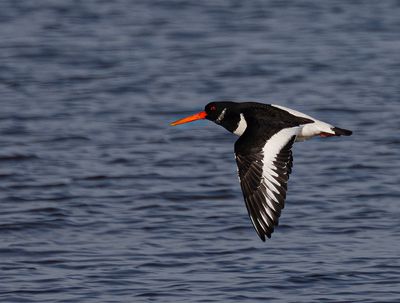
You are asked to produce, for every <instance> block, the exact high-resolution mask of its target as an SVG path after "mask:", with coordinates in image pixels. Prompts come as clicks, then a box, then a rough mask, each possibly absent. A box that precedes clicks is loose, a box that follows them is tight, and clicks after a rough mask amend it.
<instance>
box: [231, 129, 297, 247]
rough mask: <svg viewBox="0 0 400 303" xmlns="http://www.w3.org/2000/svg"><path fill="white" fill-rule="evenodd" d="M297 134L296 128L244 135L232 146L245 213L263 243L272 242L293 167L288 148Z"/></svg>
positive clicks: (289, 148)
mask: <svg viewBox="0 0 400 303" xmlns="http://www.w3.org/2000/svg"><path fill="white" fill-rule="evenodd" d="M256 132H258V130H257V131H256ZM297 132H298V128H297V127H291V128H284V129H281V130H276V131H274V130H269V134H265V132H264V133H263V134H257V133H253V134H247V136H246V134H244V135H243V136H242V137H240V138H239V139H238V141H236V144H235V155H236V163H237V165H238V174H239V180H240V186H241V188H242V192H243V196H244V200H245V203H246V207H247V211H248V214H249V216H250V219H251V221H252V223H253V225H254V228H255V229H256V231H257V234H258V236H259V237H260V238H261V240H263V241H265V236H267V237H268V238H271V233H272V232H273V231H274V226H277V225H278V221H279V217H280V215H281V210H282V209H283V207H284V203H285V198H286V191H287V182H288V179H289V174H290V173H291V171H292V166H293V157H292V152H291V148H292V145H293V143H294V141H295V139H296V135H297ZM254 138H257V140H254ZM260 140H263V142H264V144H262V142H260Z"/></svg>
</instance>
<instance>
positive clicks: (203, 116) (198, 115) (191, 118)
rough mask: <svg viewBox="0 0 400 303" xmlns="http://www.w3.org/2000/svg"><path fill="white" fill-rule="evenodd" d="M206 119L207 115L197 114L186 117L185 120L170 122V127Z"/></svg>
mask: <svg viewBox="0 0 400 303" xmlns="http://www.w3.org/2000/svg"><path fill="white" fill-rule="evenodd" d="M206 117H207V113H206V112H205V111H202V112H199V113H197V114H194V115H191V116H188V117H186V118H183V119H179V120H176V121H174V122H171V123H170V125H171V126H175V125H179V124H183V123H189V122H193V121H196V120H200V119H205V118H206Z"/></svg>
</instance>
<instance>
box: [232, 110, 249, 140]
mask: <svg viewBox="0 0 400 303" xmlns="http://www.w3.org/2000/svg"><path fill="white" fill-rule="evenodd" d="M246 128H247V122H246V119H245V118H244V116H243V114H240V121H239V124H238V127H237V128H236V129H235V130H234V131H233V133H234V134H235V135H238V136H241V135H242V134H243V133H244V131H245V130H246Z"/></svg>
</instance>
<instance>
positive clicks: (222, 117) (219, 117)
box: [215, 108, 226, 124]
mask: <svg viewBox="0 0 400 303" xmlns="http://www.w3.org/2000/svg"><path fill="white" fill-rule="evenodd" d="M225 112H226V108H224V109H223V110H222V112H221V113H220V114H219V116H218V118H217V120H215V122H216V123H217V124H220V123H221V121H222V119H224V117H225Z"/></svg>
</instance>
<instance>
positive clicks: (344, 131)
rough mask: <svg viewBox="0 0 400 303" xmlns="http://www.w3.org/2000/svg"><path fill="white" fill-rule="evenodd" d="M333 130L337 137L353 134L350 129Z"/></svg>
mask: <svg viewBox="0 0 400 303" xmlns="http://www.w3.org/2000/svg"><path fill="white" fill-rule="evenodd" d="M332 130H333V131H334V132H335V135H336V136H350V135H351V134H352V133H353V132H352V131H351V130H348V129H344V128H339V127H333V128H332Z"/></svg>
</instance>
